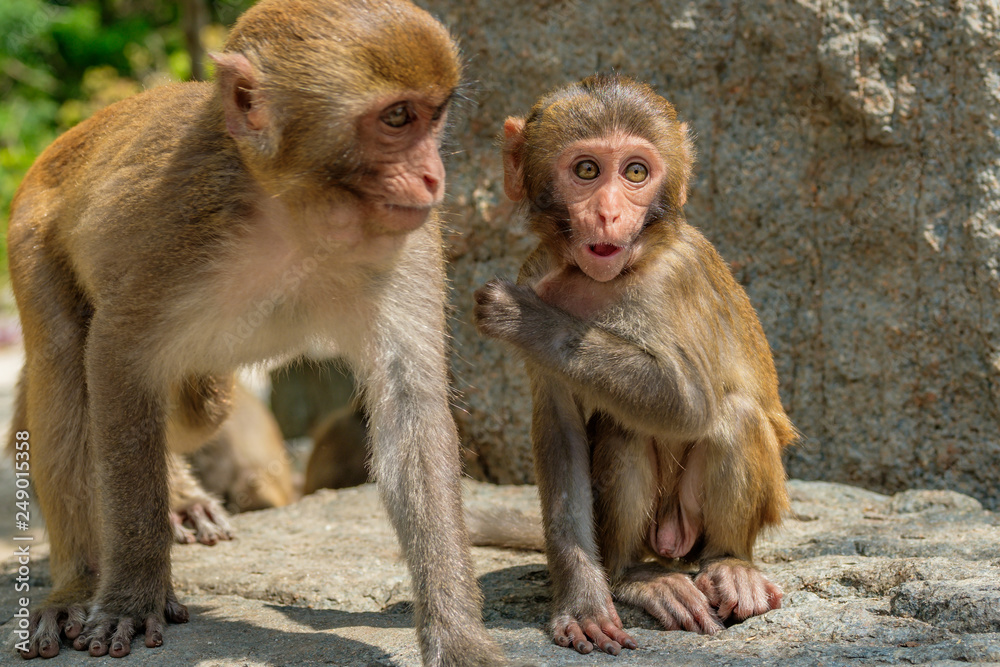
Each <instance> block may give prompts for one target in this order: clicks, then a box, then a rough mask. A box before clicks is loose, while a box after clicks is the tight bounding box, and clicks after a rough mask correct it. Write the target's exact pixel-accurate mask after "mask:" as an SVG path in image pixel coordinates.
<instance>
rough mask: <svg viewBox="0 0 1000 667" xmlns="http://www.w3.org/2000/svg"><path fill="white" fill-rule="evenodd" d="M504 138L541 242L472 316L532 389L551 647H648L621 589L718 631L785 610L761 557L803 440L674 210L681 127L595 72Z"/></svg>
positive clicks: (633, 599) (648, 100)
mask: <svg viewBox="0 0 1000 667" xmlns="http://www.w3.org/2000/svg"><path fill="white" fill-rule="evenodd" d="M504 137H505V138H504V151H503V153H504V189H505V191H506V192H507V196H508V197H510V198H511V199H513V200H515V201H526V203H527V206H528V209H529V224H530V227H531V229H532V230H533V231H534V232H535V233H536V234H537V235H538V236H539V238H540V239H541V243H540V245H539V246H538V248H537V249H536V250H535V251H534V253H533V254H532V255H531V256H530V257H529V258H528V260H527V261H526V262H525V264H524V266H523V267H522V269H521V273H520V277H519V278H518V284H517V285H514V284H511V283H509V282H504V281H500V280H495V281H492V282H490V283H488V284H487V285H485V286H484V287H482V288H480V289H479V291H478V292H477V293H476V309H475V318H476V323H477V326H478V327H479V330H480V331H481V332H482V333H484V334H486V335H488V336H493V337H495V338H499V339H500V340H502V341H505V342H506V343H508V344H510V345H512V346H514V347H515V348H516V349H517V350H518V351H519V352H520V353H521V355H522V356H523V357H524V359H525V361H526V365H527V369H528V373H529V376H530V379H531V388H532V397H533V404H534V408H533V421H532V443H533V449H534V454H535V471H536V476H537V479H538V486H539V492H540V495H541V499H542V518H543V523H544V530H545V541H546V552H547V556H548V562H549V569H550V571H551V575H552V580H553V586H554V589H555V590H554V603H555V609H554V615H553V617H552V622H551V630H552V634H553V637H554V639H555V641H556V643H557V644H559V645H561V646H573V647H574V648H576V650H577V651H579V652H581V653H588V652H590V651H591V650H592V649H593V646H594V645H597V646H598V648H600V649H602V650H604V651H606V652H608V653H613V654H617V653H618V652H619V650H620V648H621V647H622V646H625V647H628V648H635V642H634V641H633V639H632V638H631V637H630V636H629V635H628V634H627V633H626V632H624V631H623V630H622V623H621V621H620V619H619V617H618V614H617V612H616V610H615V607H614V604H613V602H612V594H613V595H614V596H615V597H616V598H617V599H618V600H621V601H624V602H626V603H629V604H633V605H637V606H639V607H642V608H644V609H646V611H648V612H649V613H650V614H652V615H653V616H655V617H656V618H657V619H659V620H660V621H661V622H662V623H663V625H664V626H665V627H666V628H668V629H674V628H685V629H688V630H694V631H698V632H705V633H711V632H716V631H717V630H719V629H720V628H721V627H722V625H721V623H720V621H727V620H742V619H745V618H747V617H749V616H753V615H755V614H762V613H764V612H766V611H768V610H769V609H774V608H777V607H778V606H780V601H781V591H780V589H779V588H778V587H777V586H775V585H774V584H773V583H771V582H769V581H768V580H767V579H766V578H765V577H764V575H763V574H762V573H761V572H760V571H759V570H757V569H756V568H755V567H754V566H753V564H752V555H753V546H754V541H755V539H756V537H757V533H758V531H760V529H761V528H763V527H765V526H772V525H775V524H777V523H778V522H779V521H780V519H781V516H782V513H783V511H784V510H785V509H786V507H787V505H788V499H787V495H786V491H785V473H784V469H783V468H782V463H781V456H780V454H781V449H782V447H784V446H785V445H787V444H788V443H790V442H791V441H792V440H794V438H795V430H794V429H793V427H792V425H791V423H790V421H789V420H788V417H787V416H786V415H785V411H784V410H783V409H782V406H781V402H780V401H779V397H778V381H777V375H776V373H775V370H774V362H773V360H772V358H771V351H770V349H769V347H768V344H767V340H766V339H765V337H764V333H763V331H762V329H761V326H760V323H759V321H758V320H757V316H756V314H755V313H754V310H753V308H752V307H751V305H750V302H749V300H748V299H747V296H746V294H745V293H744V291H743V290H742V289H741V288H740V286H739V285H738V284H737V283H736V281H735V280H733V277H732V275H731V274H730V272H729V269H728V267H727V266H726V264H725V263H724V262H723V260H722V259H721V258H720V257H719V255H718V253H717V252H716V251H715V249H714V248H713V247H712V246H711V245H710V244H709V242H708V241H707V240H705V238H704V237H703V236H702V235H701V234H700V233H699V232H698V231H697V230H695V229H694V228H693V227H691V226H689V225H688V224H687V223H686V222H685V221H684V218H683V215H682V213H681V207H682V206H683V205H684V202H685V200H686V191H687V187H688V179H689V177H690V174H691V167H692V162H693V148H692V145H691V141H690V138H689V136H688V130H687V127H686V126H685V124H683V123H679V122H678V121H677V116H676V113H675V112H674V109H673V107H672V106H671V105H670V104H669V103H668V102H667V101H666V100H664V99H663V98H661V97H660V96H658V95H656V94H655V93H654V92H653V91H652V89H651V88H649V87H648V86H646V85H643V84H639V83H636V82H634V81H632V80H630V79H627V78H624V77H615V76H597V77H591V78H588V79H585V80H584V81H582V82H580V83H578V84H574V85H571V86H568V87H566V88H563V89H561V90H557V91H555V92H553V93H551V94H549V95H547V96H546V97H544V98H542V99H541V100H540V101H539V102H538V103H537V104H536V105H535V106H534V107H533V108H532V110H531V113H530V114H529V115H528V117H527V118H525V119H520V118H509V119H507V121H506V123H505V125H504ZM595 526H596V528H595ZM507 541H509V538H507ZM669 559H684V560H688V561H695V562H698V563H700V571H699V572H698V574H697V576H696V577H695V578H694V579H693V580H692V578H691V577H690V576H689V575H687V574H685V573H683V572H679V571H677V570H676V569H675V570H673V571H672V570H670V569H667V568H665V567H664V564H663V563H662V561H666V560H669ZM657 561H661V562H657ZM609 582H610V586H609Z"/></svg>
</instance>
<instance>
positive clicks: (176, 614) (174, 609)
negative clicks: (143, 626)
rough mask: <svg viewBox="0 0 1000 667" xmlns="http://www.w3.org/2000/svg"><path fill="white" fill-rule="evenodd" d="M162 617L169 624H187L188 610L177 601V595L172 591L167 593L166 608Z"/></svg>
mask: <svg viewBox="0 0 1000 667" xmlns="http://www.w3.org/2000/svg"><path fill="white" fill-rule="evenodd" d="M164 615H165V616H166V617H167V621H168V622H169V623H187V622H188V619H189V618H190V615H189V614H188V608H187V607H185V606H184V605H182V604H181V603H180V602H178V601H177V595H176V594H175V593H174V592H173V591H168V592H167V607H166V609H165V610H164Z"/></svg>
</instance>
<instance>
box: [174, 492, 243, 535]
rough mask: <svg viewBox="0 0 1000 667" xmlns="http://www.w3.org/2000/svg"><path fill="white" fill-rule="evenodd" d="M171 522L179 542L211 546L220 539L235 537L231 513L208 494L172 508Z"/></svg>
mask: <svg viewBox="0 0 1000 667" xmlns="http://www.w3.org/2000/svg"><path fill="white" fill-rule="evenodd" d="M170 524H171V525H172V526H173V529H174V541H176V542H177V543H178V544H192V543H194V542H201V543H202V544H207V545H209V546H211V545H213V544H215V543H216V542H218V541H219V540H231V539H233V528H232V526H231V525H230V524H229V515H228V514H227V513H226V510H224V509H223V508H222V504H221V503H219V502H218V501H217V500H215V499H214V498H210V497H208V496H205V497H204V498H199V499H197V500H193V501H191V502H190V503H189V504H187V505H185V506H184V507H182V508H180V509H171V510H170Z"/></svg>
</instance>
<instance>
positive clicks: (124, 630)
mask: <svg viewBox="0 0 1000 667" xmlns="http://www.w3.org/2000/svg"><path fill="white" fill-rule="evenodd" d="M152 592H153V591H152V590H147V591H145V593H147V594H149V593H152ZM139 597H140V596H139V595H126V596H115V595H114V594H113V592H110V593H108V594H106V595H99V596H98V602H97V603H95V604H94V606H93V608H92V609H91V610H90V615H89V616H88V617H87V623H86V626H85V627H84V628H83V632H81V633H80V636H78V637H77V638H76V639H75V640H74V641H73V648H75V649H76V650H77V651H88V650H89V651H90V655H92V656H94V657H100V656H103V655H107V654H108V653H111V657H112V658H122V657H124V656H126V655H128V654H129V653H131V651H132V637H133V636H134V635H135V633H136V632H137V631H140V630H141V631H143V632H144V633H145V635H146V647H147V648H155V647H157V646H160V645H162V644H163V629H164V627H165V626H166V622H167V621H169V622H170V623H187V621H188V610H187V607H185V606H184V605H182V604H181V603H180V602H178V601H177V596H176V595H174V591H173V589H172V588H171V587H168V589H167V592H166V603H165V604H164V603H163V602H162V601H163V598H160V600H161V603H160V604H154V605H153V606H151V607H150V606H149V605H148V603H146V602H145V601H144V600H141V599H138V598H139ZM141 597H147V595H142V596H141ZM150 597H152V596H150ZM111 598H115V599H114V601H113V602H111V601H110V599H111ZM104 600H108V602H104ZM144 607H149V608H147V609H144V610H143V611H139V612H132V611H130V612H124V611H114V610H113V609H114V608H123V609H141V608H144Z"/></svg>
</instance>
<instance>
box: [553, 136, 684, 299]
mask: <svg viewBox="0 0 1000 667" xmlns="http://www.w3.org/2000/svg"><path fill="white" fill-rule="evenodd" d="M665 175H666V169H665V166H664V164H663V159H662V158H661V157H660V153H659V151H657V150H656V147H655V146H653V144H651V143H649V142H648V141H646V140H645V139H642V138H640V137H636V136H632V135H626V134H614V135H609V136H606V137H601V138H598V139H585V140H583V141H578V142H576V143H574V144H571V145H569V146H567V147H566V149H565V150H563V152H562V153H560V155H559V157H558V158H557V159H556V164H555V181H556V189H557V191H558V192H559V195H560V196H561V198H562V201H564V202H565V204H566V208H567V209H568V210H569V215H570V221H571V226H572V239H571V241H570V243H571V249H570V253H571V256H572V257H571V260H572V262H573V263H575V264H576V265H577V266H579V267H580V269H581V270H582V271H583V272H584V273H585V274H587V275H588V276H589V277H591V278H593V279H594V280H597V281H599V282H607V281H609V280H613V279H614V278H616V277H618V276H619V275H620V274H621V272H622V271H623V270H625V268H627V267H628V266H630V265H631V264H632V263H633V262H635V261H636V260H637V259H638V257H639V252H640V248H639V247H638V245H637V240H638V237H639V232H640V231H642V224H643V221H644V220H645V219H646V211H647V209H648V208H649V206H650V204H652V203H653V201H654V200H655V199H656V196H657V194H658V193H659V191H660V184H661V183H662V182H663V178H664V176H665Z"/></svg>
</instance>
